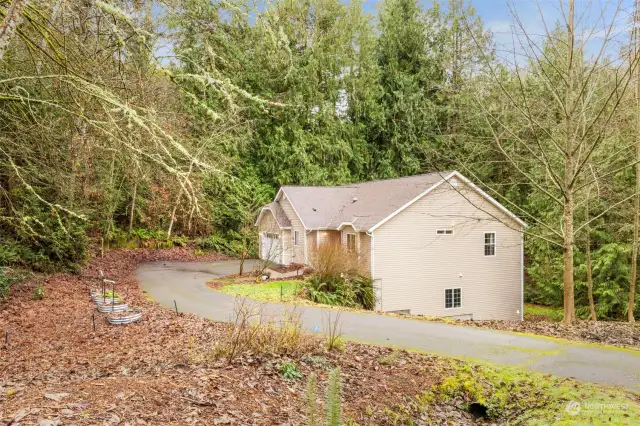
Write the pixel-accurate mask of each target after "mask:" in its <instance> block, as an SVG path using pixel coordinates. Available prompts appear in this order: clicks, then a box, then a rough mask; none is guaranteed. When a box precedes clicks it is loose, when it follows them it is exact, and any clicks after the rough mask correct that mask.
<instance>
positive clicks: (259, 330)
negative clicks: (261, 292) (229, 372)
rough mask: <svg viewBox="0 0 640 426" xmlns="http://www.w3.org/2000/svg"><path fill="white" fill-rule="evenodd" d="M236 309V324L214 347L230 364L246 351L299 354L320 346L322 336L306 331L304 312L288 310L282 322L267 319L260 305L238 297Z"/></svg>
mask: <svg viewBox="0 0 640 426" xmlns="http://www.w3.org/2000/svg"><path fill="white" fill-rule="evenodd" d="M234 311H235V320H234V322H233V324H231V325H230V326H229V329H228V331H227V335H226V336H225V337H224V338H223V339H222V341H221V342H219V343H217V345H216V347H215V348H214V354H215V355H217V356H221V357H223V358H225V359H226V360H227V362H228V363H232V362H233V361H235V360H236V359H237V358H238V356H240V355H242V354H244V353H251V354H253V355H256V354H278V355H283V356H289V357H299V356H304V355H308V354H311V353H312V352H313V351H315V350H316V349H317V348H318V344H319V339H318V337H316V336H313V335H311V334H308V333H307V332H305V331H304V329H303V327H302V320H301V314H300V313H297V312H296V311H295V310H294V311H290V312H287V313H285V316H284V318H283V319H282V320H280V321H277V322H276V321H275V320H269V321H265V317H264V316H263V314H262V310H261V309H260V306H258V305H252V304H249V303H248V302H247V299H237V300H236V302H235V308H234Z"/></svg>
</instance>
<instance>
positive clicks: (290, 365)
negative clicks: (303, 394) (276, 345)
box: [280, 361, 302, 380]
mask: <svg viewBox="0 0 640 426" xmlns="http://www.w3.org/2000/svg"><path fill="white" fill-rule="evenodd" d="M280 374H282V377H284V378H285V379H287V380H297V379H301V378H302V373H301V372H300V370H298V366H297V365H296V364H295V362H292V361H287V362H285V363H283V364H282V365H281V366H280Z"/></svg>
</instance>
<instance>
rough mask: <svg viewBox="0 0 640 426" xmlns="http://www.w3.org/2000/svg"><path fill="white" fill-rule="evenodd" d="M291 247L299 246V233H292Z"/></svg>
mask: <svg viewBox="0 0 640 426" xmlns="http://www.w3.org/2000/svg"><path fill="white" fill-rule="evenodd" d="M293 245H294V246H299V245H300V231H293Z"/></svg>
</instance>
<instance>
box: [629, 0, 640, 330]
mask: <svg viewBox="0 0 640 426" xmlns="http://www.w3.org/2000/svg"><path fill="white" fill-rule="evenodd" d="M638 1H639V2H640V0H638ZM639 13H640V10H639V7H638V2H636V9H635V13H634V21H635V22H634V23H635V25H634V28H633V35H634V38H633V43H634V46H633V48H634V60H635V55H637V54H638V49H639V48H640V46H639V45H638V43H639V42H640V40H638V36H639V34H638V24H639V23H640V16H639ZM635 77H636V81H635V83H636V87H635V89H636V91H635V101H636V161H640V80H639V79H640V75H639V70H637V69H636V72H635ZM635 191H636V196H635V203H634V210H633V249H632V251H631V281H630V282H629V303H628V306H627V319H628V320H629V322H635V320H636V319H635V316H634V311H635V306H636V282H637V278H638V244H640V241H638V227H639V226H640V163H636V188H635Z"/></svg>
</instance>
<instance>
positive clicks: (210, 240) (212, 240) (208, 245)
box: [196, 235, 230, 253]
mask: <svg viewBox="0 0 640 426" xmlns="http://www.w3.org/2000/svg"><path fill="white" fill-rule="evenodd" d="M196 246H197V247H198V248H199V249H200V250H213V251H217V252H220V253H226V252H228V251H229V250H230V247H229V242H228V241H227V240H226V239H225V238H223V237H222V236H220V235H209V236H208V237H203V238H198V239H197V240H196Z"/></svg>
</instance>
